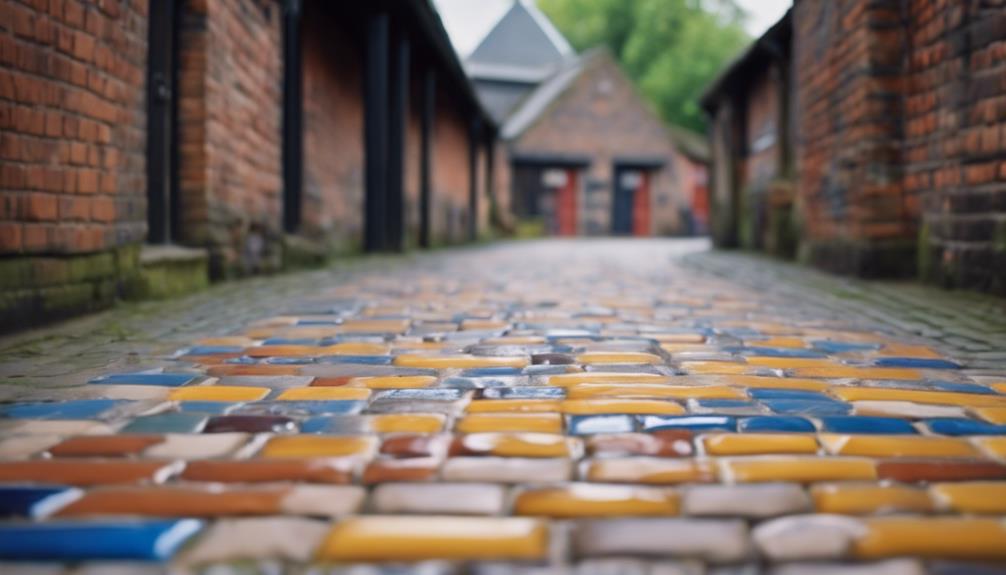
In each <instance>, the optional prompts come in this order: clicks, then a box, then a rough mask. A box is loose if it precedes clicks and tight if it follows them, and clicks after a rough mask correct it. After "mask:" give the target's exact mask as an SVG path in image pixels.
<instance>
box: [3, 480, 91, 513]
mask: <svg viewBox="0 0 1006 575" xmlns="http://www.w3.org/2000/svg"><path fill="white" fill-rule="evenodd" d="M80 493H81V491H80V490H79V489H76V488H73V487H64V486H50V485H37V486H32V485H2V486H0V516H2V517H31V518H35V517H44V516H46V515H49V514H50V513H52V512H53V511H55V510H56V509H59V508H60V507H62V506H63V505H65V504H67V503H69V502H70V501H72V500H73V499H75V498H77V497H78V496H79V495H80Z"/></svg>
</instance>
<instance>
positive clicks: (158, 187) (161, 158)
mask: <svg viewBox="0 0 1006 575" xmlns="http://www.w3.org/2000/svg"><path fill="white" fill-rule="evenodd" d="M150 16H151V18H150V28H149V31H148V46H149V48H148V50H149V53H148V63H147V118H148V125H147V241H148V242H149V243H167V242H169V241H171V235H172V228H173V225H172V223H173V221H174V218H175V217H176V216H174V215H173V214H172V212H173V210H172V208H173V207H175V206H173V203H175V200H174V198H173V197H172V196H176V195H177V194H174V193H173V190H172V188H173V184H174V182H175V174H174V172H175V169H174V162H173V161H172V160H173V159H174V158H175V157H176V156H175V153H174V149H175V145H174V138H173V136H174V135H175V129H174V125H175V121H174V115H175V114H174V112H175V104H174V102H175V99H176V98H175V94H174V89H175V82H174V80H175V79H176V76H177V74H176V73H175V69H176V68H177V59H176V57H175V53H176V52H175V47H176V39H177V25H176V17H177V16H178V12H177V10H176V3H175V0H152V2H151V3H150Z"/></svg>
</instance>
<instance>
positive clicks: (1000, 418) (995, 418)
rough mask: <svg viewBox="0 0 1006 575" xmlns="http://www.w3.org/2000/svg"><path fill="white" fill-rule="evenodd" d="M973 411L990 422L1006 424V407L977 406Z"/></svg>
mask: <svg viewBox="0 0 1006 575" xmlns="http://www.w3.org/2000/svg"><path fill="white" fill-rule="evenodd" d="M971 411H973V412H974V413H975V415H977V416H978V417H980V418H982V419H984V420H985V421H987V422H989V423H995V424H997V425H1003V424H1006V407H977V408H974V409H972V410H971Z"/></svg>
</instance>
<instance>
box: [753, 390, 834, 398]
mask: <svg viewBox="0 0 1006 575" xmlns="http://www.w3.org/2000/svg"><path fill="white" fill-rule="evenodd" d="M748 395H750V396H751V397H753V398H755V399H802V400H804V401H835V399H834V398H832V397H829V396H827V395H825V394H823V393H820V392H818V391H805V390H801V389H760V388H756V389H749V390H748Z"/></svg>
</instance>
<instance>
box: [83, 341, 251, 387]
mask: <svg viewBox="0 0 1006 575" xmlns="http://www.w3.org/2000/svg"><path fill="white" fill-rule="evenodd" d="M239 351H240V350H239ZM199 377H200V376H198V375H193V374H191V373H113V374H110V375H102V376H100V377H96V378H94V379H92V380H91V381H89V382H88V383H100V384H110V385H162V386H165V387H179V386H182V385H185V384H188V383H192V382H193V381H195V380H196V379H198V378H199Z"/></svg>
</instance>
